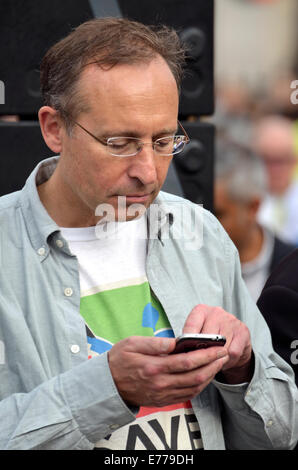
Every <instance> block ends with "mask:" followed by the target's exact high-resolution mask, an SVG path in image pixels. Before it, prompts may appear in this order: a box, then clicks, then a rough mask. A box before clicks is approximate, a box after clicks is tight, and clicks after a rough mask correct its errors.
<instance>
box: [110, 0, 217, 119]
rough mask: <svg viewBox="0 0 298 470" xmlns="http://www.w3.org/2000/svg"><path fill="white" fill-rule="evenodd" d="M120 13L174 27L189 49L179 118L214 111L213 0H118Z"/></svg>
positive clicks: (142, 20) (151, 22)
mask: <svg viewBox="0 0 298 470" xmlns="http://www.w3.org/2000/svg"><path fill="white" fill-rule="evenodd" d="M118 3H119V6H120V9H121V11H122V14H123V16H125V17H129V18H131V19H135V20H137V21H141V22H142V23H145V24H149V25H151V24H166V25H168V26H171V27H174V28H175V29H176V30H177V31H178V32H179V35H180V37H181V39H182V40H183V42H185V43H186V45H187V46H188V49H189V54H188V55H189V57H188V59H187V66H186V70H185V77H184V80H183V83H182V90H181V100H180V110H179V115H180V119H185V118H186V117H187V116H190V115H195V116H203V115H211V114H213V112H214V74H213V69H214V65H213V62H214V53H213V47H214V0H141V1H140V0H129V1H127V0H118Z"/></svg>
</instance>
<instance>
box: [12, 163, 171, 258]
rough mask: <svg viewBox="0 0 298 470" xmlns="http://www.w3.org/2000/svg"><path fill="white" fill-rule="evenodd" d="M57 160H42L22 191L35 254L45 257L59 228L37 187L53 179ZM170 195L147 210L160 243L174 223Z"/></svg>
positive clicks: (156, 201) (22, 206)
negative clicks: (41, 198) (42, 200)
mask: <svg viewBox="0 0 298 470" xmlns="http://www.w3.org/2000/svg"><path fill="white" fill-rule="evenodd" d="M58 161H59V156H56V157H50V158H47V159H46V160H42V161H41V162H40V163H39V164H38V165H37V166H36V167H35V169H34V170H33V171H32V173H31V174H30V176H29V178H28V179H27V181H26V184H25V186H24V188H23V189H22V191H21V208H22V211H23V215H24V220H25V224H26V227H27V230H28V233H29V237H30V240H31V243H32V245H33V247H34V248H35V250H36V251H39V250H41V249H42V251H40V252H43V253H44V256H46V255H47V253H48V239H49V237H50V236H51V235H52V234H53V233H54V232H59V231H60V227H59V226H58V225H57V224H56V222H55V221H54V220H53V219H52V218H51V217H50V215H49V214H48V212H47V211H46V209H45V207H44V205H43V204H42V202H41V200H40V198H39V194H38V191H37V186H38V185H39V184H42V183H44V182H45V181H47V180H48V179H49V178H50V176H51V175H52V174H53V173H54V170H55V168H56V166H57V164H58ZM169 196H170V195H168V194H166V193H163V192H160V193H159V195H158V196H157V197H156V199H155V200H154V202H153V203H152V205H151V206H150V207H149V209H148V211H147V213H148V221H149V223H150V224H151V226H150V230H151V234H152V233H153V232H154V234H155V235H157V237H158V238H159V239H160V240H161V239H162V234H163V233H165V231H166V228H167V227H170V226H171V225H172V223H173V220H174V210H173V209H174V205H173V202H172V201H171V196H170V200H169V198H168V197H169ZM152 231H153V232H152Z"/></svg>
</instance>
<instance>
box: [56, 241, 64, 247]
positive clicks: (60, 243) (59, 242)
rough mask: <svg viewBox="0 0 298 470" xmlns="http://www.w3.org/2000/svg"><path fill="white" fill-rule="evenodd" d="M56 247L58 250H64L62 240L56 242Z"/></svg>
mask: <svg viewBox="0 0 298 470" xmlns="http://www.w3.org/2000/svg"><path fill="white" fill-rule="evenodd" d="M56 245H57V246H58V248H63V245H64V243H63V241H62V240H56Z"/></svg>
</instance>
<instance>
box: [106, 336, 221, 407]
mask: <svg viewBox="0 0 298 470" xmlns="http://www.w3.org/2000/svg"><path fill="white" fill-rule="evenodd" d="M174 347H175V339H171V338H155V337H153V338H152V337H142V336H131V337H129V338H126V339H124V340H122V341H119V342H118V343H116V344H115V345H114V346H113V347H112V349H111V350H110V351H109V352H108V358H109V365H110V370H111V373H112V376H113V379H114V382H115V384H116V386H117V389H118V392H119V393H120V395H121V397H122V399H123V400H124V401H125V402H126V403H128V404H130V405H135V406H155V407H161V406H166V405H171V404H174V403H180V402H184V401H187V400H190V399H192V398H194V397H195V396H196V395H197V394H199V393H200V392H201V391H202V390H203V389H204V388H205V387H206V386H207V385H208V384H209V383H210V382H211V381H212V380H213V378H214V377H215V375H216V374H217V373H218V372H219V371H220V370H221V369H222V367H223V365H224V364H225V362H226V361H227V360H228V356H227V350H226V348H218V347H216V346H215V347H212V348H209V349H204V350H198V351H192V352H189V353H181V354H173V355H171V354H169V353H171V352H172V351H173V350H174Z"/></svg>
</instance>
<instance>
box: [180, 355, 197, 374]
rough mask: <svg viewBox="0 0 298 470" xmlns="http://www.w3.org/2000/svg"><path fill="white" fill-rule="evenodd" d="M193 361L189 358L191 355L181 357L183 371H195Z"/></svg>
mask: <svg viewBox="0 0 298 470" xmlns="http://www.w3.org/2000/svg"><path fill="white" fill-rule="evenodd" d="M193 365H194V364H193V360H192V359H191V358H190V357H189V354H187V353H186V354H184V355H183V356H182V357H181V366H182V369H183V370H186V371H187V370H191V369H193Z"/></svg>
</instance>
